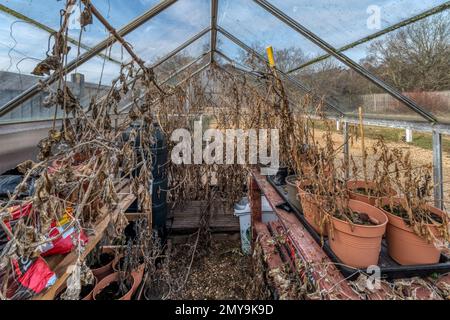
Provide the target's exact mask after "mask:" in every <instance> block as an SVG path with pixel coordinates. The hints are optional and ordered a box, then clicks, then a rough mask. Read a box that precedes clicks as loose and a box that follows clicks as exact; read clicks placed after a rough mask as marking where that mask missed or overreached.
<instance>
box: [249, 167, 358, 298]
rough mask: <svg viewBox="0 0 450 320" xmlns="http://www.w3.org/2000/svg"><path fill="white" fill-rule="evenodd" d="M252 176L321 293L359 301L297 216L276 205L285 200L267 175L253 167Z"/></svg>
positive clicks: (328, 296)
mask: <svg viewBox="0 0 450 320" xmlns="http://www.w3.org/2000/svg"><path fill="white" fill-rule="evenodd" d="M252 176H253V178H254V181H255V182H256V183H257V185H258V187H259V188H260V190H261V192H262V193H263V194H264V195H265V196H266V198H267V200H268V202H269V204H270V205H271V207H272V209H273V210H274V212H275V213H276V214H277V216H278V218H279V220H280V223H281V225H282V226H283V227H284V229H285V232H286V234H287V235H288V237H289V238H290V240H291V241H292V244H293V245H294V246H295V249H296V251H297V253H298V254H299V255H300V257H301V258H302V259H303V260H304V262H305V263H306V264H307V265H309V266H312V267H313V269H312V275H313V277H314V279H315V280H316V282H317V285H318V287H319V288H320V290H321V294H322V296H324V297H326V298H329V299H339V300H349V299H354V300H359V299H360V297H359V295H357V294H356V293H355V292H354V291H353V290H352V288H351V287H350V286H349V284H348V282H347V281H346V279H345V278H344V277H343V276H342V274H341V272H340V271H339V270H338V269H337V267H336V266H335V265H334V263H333V262H332V261H331V260H330V258H329V257H328V255H327V254H326V253H325V252H324V251H323V250H322V248H321V247H320V246H319V245H318V244H317V242H316V241H315V240H314V238H313V237H312V236H311V235H310V234H309V232H308V231H307V230H306V229H305V228H304V226H303V225H302V223H301V222H300V221H299V220H298V219H297V218H296V217H295V215H293V214H291V213H289V212H287V211H285V210H282V209H279V208H277V206H278V205H280V204H282V203H284V202H285V201H284V200H283V199H282V198H281V197H280V195H279V194H278V192H277V191H276V190H275V189H274V188H273V187H272V186H271V185H270V183H269V182H268V181H267V179H266V177H264V176H261V174H260V173H259V170H254V171H253V172H252Z"/></svg>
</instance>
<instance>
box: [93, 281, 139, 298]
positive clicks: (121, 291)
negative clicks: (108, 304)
mask: <svg viewBox="0 0 450 320" xmlns="http://www.w3.org/2000/svg"><path fill="white" fill-rule="evenodd" d="M132 284H133V280H127V281H125V282H124V283H123V284H122V286H121V285H120V284H119V282H117V281H113V282H111V283H110V284H109V285H107V286H106V287H105V288H103V289H102V290H101V291H100V292H99V293H97V295H96V296H95V300H120V299H121V298H122V297H123V296H125V295H126V294H127V293H128V292H130V290H131V288H132Z"/></svg>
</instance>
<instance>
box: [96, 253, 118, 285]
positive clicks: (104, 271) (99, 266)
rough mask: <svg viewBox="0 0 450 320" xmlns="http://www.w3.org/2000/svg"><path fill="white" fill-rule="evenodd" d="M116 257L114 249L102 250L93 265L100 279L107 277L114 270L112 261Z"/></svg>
mask: <svg viewBox="0 0 450 320" xmlns="http://www.w3.org/2000/svg"><path fill="white" fill-rule="evenodd" d="M114 259H115V254H114V251H113V250H106V249H105V251H104V252H102V253H101V254H100V255H99V257H98V258H97V259H96V261H95V262H94V263H93V264H92V265H91V267H90V268H91V270H92V273H93V274H94V276H95V277H96V278H97V279H98V281H100V280H102V279H103V278H105V277H106V276H107V275H109V274H111V273H112V272H113V268H112V263H113V261H114Z"/></svg>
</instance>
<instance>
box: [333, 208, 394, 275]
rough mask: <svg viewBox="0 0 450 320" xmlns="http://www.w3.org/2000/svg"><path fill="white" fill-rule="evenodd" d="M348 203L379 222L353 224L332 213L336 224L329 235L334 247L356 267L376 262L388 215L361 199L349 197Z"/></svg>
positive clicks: (346, 260)
mask: <svg viewBox="0 0 450 320" xmlns="http://www.w3.org/2000/svg"><path fill="white" fill-rule="evenodd" d="M348 206H349V208H350V209H352V210H353V211H355V212H360V213H365V214H367V215H368V216H369V217H370V218H371V219H375V220H377V221H378V222H379V224H378V225H376V226H365V225H355V224H352V225H351V224H350V223H349V222H347V221H343V220H340V219H337V218H335V217H331V223H332V224H333V229H332V232H331V231H330V236H329V241H330V247H331V250H333V252H334V253H335V254H336V256H338V258H339V259H340V260H341V261H342V263H344V264H346V265H348V266H351V267H354V268H367V267H369V266H371V265H377V264H378V259H379V256H380V251H381V240H382V238H383V235H384V233H385V231H386V225H387V222H388V218H387V216H386V215H385V214H384V213H383V211H382V210H380V209H378V208H376V207H374V206H371V205H370V204H367V203H364V202H361V201H356V200H350V201H349V203H348Z"/></svg>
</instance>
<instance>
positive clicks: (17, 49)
mask: <svg viewBox="0 0 450 320" xmlns="http://www.w3.org/2000/svg"><path fill="white" fill-rule="evenodd" d="M92 2H93V3H94V5H95V6H96V7H98V9H99V10H100V11H101V12H102V13H103V15H104V16H106V17H108V19H109V21H110V22H111V24H112V25H113V26H115V27H116V28H120V27H121V26H123V25H124V24H126V23H127V22H129V21H130V20H132V19H133V18H135V17H137V16H139V15H141V14H142V13H144V12H145V11H146V10H148V9H149V8H151V7H152V6H154V5H155V4H157V3H158V2H159V1H158V0H92ZM271 2H272V3H273V4H274V5H275V6H277V7H279V8H280V9H282V10H284V11H285V12H286V13H287V14H288V15H290V16H291V17H292V18H294V19H296V20H297V21H300V22H301V23H302V24H303V25H305V26H306V27H308V28H310V29H311V30H312V31H313V32H315V33H316V34H318V35H319V36H321V37H323V38H324V39H325V40H326V41H328V42H329V43H331V44H332V45H334V46H337V47H339V46H342V45H344V44H346V43H349V42H352V41H355V40H357V39H359V38H361V37H364V36H366V35H368V34H371V33H373V32H375V31H377V30H370V29H368V27H367V19H368V17H369V14H368V12H367V8H368V7H369V6H370V5H377V6H379V8H380V10H381V27H382V28H384V27H387V26H389V25H392V24H394V23H397V22H399V21H401V20H403V19H406V18H408V17H410V16H413V15H416V14H418V13H420V12H422V11H424V10H427V9H429V8H431V7H433V6H436V5H439V4H441V3H444V2H445V1H441V0H420V1H418V0H315V1H312V0H271ZM0 3H1V4H3V5H6V6H8V7H10V8H12V9H14V10H16V11H19V12H21V13H23V14H25V15H27V16H29V17H31V18H33V19H36V20H39V21H41V22H42V23H44V24H46V25H48V26H50V27H52V28H54V29H57V28H58V26H59V11H60V9H62V8H63V7H64V4H65V0H62V1H57V0H0ZM15 21H16V19H15V18H12V17H10V16H7V15H5V14H3V13H0V70H9V71H12V72H18V70H20V71H21V72H22V73H29V72H30V71H31V70H32V69H33V67H34V66H35V65H36V63H37V61H38V60H39V59H43V58H44V57H45V52H46V51H47V40H48V34H46V33H45V32H43V31H41V30H39V29H37V28H35V27H32V26H30V25H27V24H25V23H21V22H15ZM209 22H210V1H209V0H179V1H178V2H177V3H176V4H174V5H172V6H171V7H170V8H169V9H168V10H167V11H165V12H164V13H162V14H160V15H159V16H157V17H155V18H154V19H153V20H151V21H149V22H147V23H146V24H144V25H143V26H142V27H141V28H139V29H138V30H136V31H134V32H133V33H131V34H129V35H128V36H127V37H126V39H127V41H129V42H130V44H131V45H132V46H133V47H134V49H135V50H136V52H137V53H138V55H140V56H141V57H142V58H144V59H145V60H147V61H149V62H152V61H154V60H155V59H156V58H157V57H158V56H163V55H164V54H166V53H167V52H169V51H171V50H172V49H174V48H175V47H177V46H178V45H180V44H181V43H182V42H184V41H185V40H186V39H188V38H189V37H192V36H193V35H195V34H196V33H198V32H199V31H201V30H202V29H203V28H205V27H207V26H208V25H209ZM219 24H220V25H221V26H223V27H224V28H225V29H227V30H228V31H230V32H232V33H233V34H235V35H236V36H237V37H238V38H240V39H241V40H243V41H244V42H247V43H248V44H250V45H251V44H252V43H254V42H260V43H261V44H263V45H272V46H274V47H275V48H277V49H282V48H289V47H292V46H295V47H299V48H301V49H302V50H303V51H304V52H305V54H307V55H309V56H311V57H312V56H316V55H319V54H321V53H323V52H322V51H321V50H320V49H319V48H317V47H315V46H314V45H312V44H311V43H310V42H308V41H307V40H306V39H304V38H302V37H301V36H299V35H297V34H295V33H294V32H293V31H292V30H291V29H289V28H288V27H287V26H285V25H284V24H283V23H281V22H280V21H278V20H277V19H276V18H274V17H272V16H270V15H269V14H268V13H267V12H265V11H264V10H263V9H262V8H260V7H259V6H257V5H256V4H255V3H254V2H253V1H251V0H239V1H238V0H219ZM78 35H79V31H78V30H71V36H72V37H74V38H78ZM107 35H108V34H107V32H106V31H105V29H104V28H103V27H102V26H101V25H100V24H99V22H98V21H95V23H94V25H92V26H89V27H88V29H87V32H85V33H84V34H83V38H82V42H83V43H85V44H87V45H90V46H93V45H95V44H96V43H98V42H99V41H101V40H103V39H104V38H105V37H106V36H107ZM207 38H208V37H205V39H202V41H199V43H197V44H196V46H193V50H192V52H195V53H198V52H199V50H200V49H199V48H201V47H202V45H203V44H204V43H205V40H208V39H207ZM11 49H13V50H11ZM220 49H222V50H223V51H225V53H227V54H229V55H230V56H235V55H236V54H237V50H236V48H235V47H234V46H233V45H232V44H230V43H226V42H224V43H223V44H222V46H221V47H220ZM75 54H76V53H75V52H72V54H71V57H70V58H74V57H75ZM112 54H113V56H114V57H115V58H116V59H121V58H122V57H121V56H122V54H121V49H120V48H119V47H118V46H117V45H116V46H114V48H113V53H112ZM364 54H365V46H361V47H359V48H356V49H353V50H352V51H351V52H350V53H349V55H350V56H351V57H352V58H354V59H356V60H359V59H361V58H362V57H363V56H364ZM127 58H128V57H127V55H124V59H125V60H126V59H127ZM102 63H103V61H102V59H100V58H96V59H95V60H92V61H90V62H89V63H87V64H85V65H83V66H81V67H80V68H79V70H78V71H79V72H83V73H85V74H88V81H93V82H94V81H95V82H96V81H98V80H99V79H100V70H101V66H102ZM17 64H18V65H17ZM118 70H119V68H118V66H117V65H114V64H112V63H107V65H106V67H105V71H104V75H103V80H104V83H108V82H109V81H110V80H111V79H113V78H114V76H115V75H117V72H118Z"/></svg>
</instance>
